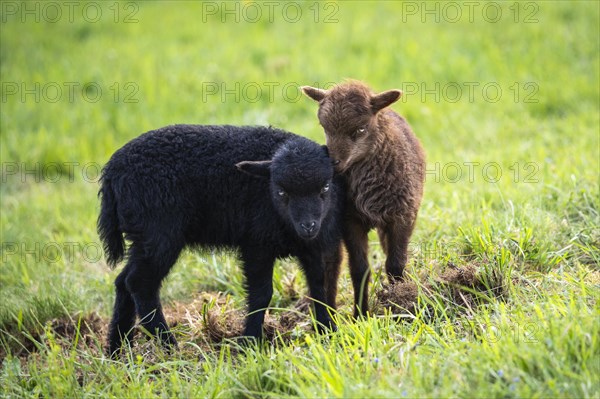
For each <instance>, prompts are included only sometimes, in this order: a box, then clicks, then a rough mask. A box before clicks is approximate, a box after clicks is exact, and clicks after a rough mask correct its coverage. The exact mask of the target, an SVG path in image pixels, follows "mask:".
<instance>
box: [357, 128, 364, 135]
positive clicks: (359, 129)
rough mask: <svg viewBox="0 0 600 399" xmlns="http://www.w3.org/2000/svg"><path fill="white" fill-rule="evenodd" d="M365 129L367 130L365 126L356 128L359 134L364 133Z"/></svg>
mask: <svg viewBox="0 0 600 399" xmlns="http://www.w3.org/2000/svg"><path fill="white" fill-rule="evenodd" d="M365 131H366V129H365V128H364V127H361V128H358V129H356V133H358V134H363V133H364V132H365Z"/></svg>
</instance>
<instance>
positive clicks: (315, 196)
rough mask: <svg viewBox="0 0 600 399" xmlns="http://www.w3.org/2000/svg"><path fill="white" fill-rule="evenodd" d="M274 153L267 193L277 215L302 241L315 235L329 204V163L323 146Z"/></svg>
mask: <svg viewBox="0 0 600 399" xmlns="http://www.w3.org/2000/svg"><path fill="white" fill-rule="evenodd" d="M302 150H303V149H300V150H298V151H297V152H296V151H293V150H289V151H284V152H283V153H280V154H278V155H279V156H277V155H276V157H275V158H274V159H273V166H272V168H271V196H272V198H273V204H274V205H275V208H276V209H277V211H278V213H279V215H280V216H281V217H282V218H283V219H284V220H285V221H286V222H287V223H288V224H289V225H291V226H292V227H293V228H294V230H295V231H296V234H298V236H299V237H300V238H302V239H304V240H312V239H314V238H315V237H317V236H318V235H319V232H320V230H321V225H322V223H323V220H324V219H325V217H326V216H327V214H328V213H329V209H330V207H331V201H332V199H331V196H332V192H333V187H332V178H333V166H332V163H331V159H330V158H329V157H328V156H327V154H326V152H325V150H324V149H322V148H319V149H318V150H319V153H316V154H315V153H308V154H305V153H304V152H303V151H302Z"/></svg>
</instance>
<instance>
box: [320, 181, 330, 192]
mask: <svg viewBox="0 0 600 399" xmlns="http://www.w3.org/2000/svg"><path fill="white" fill-rule="evenodd" d="M327 191H329V183H327V184H325V185H324V186H323V188H322V189H321V194H325V193H326V192H327Z"/></svg>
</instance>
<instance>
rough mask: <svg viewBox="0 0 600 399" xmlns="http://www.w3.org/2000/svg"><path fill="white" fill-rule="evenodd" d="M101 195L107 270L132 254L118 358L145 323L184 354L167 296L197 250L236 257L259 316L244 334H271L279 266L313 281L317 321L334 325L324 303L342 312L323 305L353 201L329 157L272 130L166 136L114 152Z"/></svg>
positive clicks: (113, 329)
mask: <svg viewBox="0 0 600 399" xmlns="http://www.w3.org/2000/svg"><path fill="white" fill-rule="evenodd" d="M99 195H100V196H101V211H100V216H99V218H98V232H99V235H100V237H101V239H102V241H103V243H104V247H105V252H106V256H107V261H108V263H109V264H110V265H112V266H114V265H116V264H117V263H118V262H119V261H120V260H122V259H123V258H124V257H125V253H127V263H126V266H125V267H124V269H123V271H122V272H121V273H120V274H119V276H118V277H117V279H116V282H115V285H116V300H115V307H114V314H113V319H112V322H111V326H110V333H109V344H110V352H111V353H112V354H114V353H115V352H116V351H117V350H118V349H119V347H120V346H121V340H122V339H123V338H128V339H129V338H131V331H132V327H133V324H134V322H135V317H136V314H137V316H139V317H140V319H141V324H142V326H144V327H145V328H146V329H147V330H148V331H150V332H151V333H155V334H158V335H159V336H160V337H161V339H162V340H163V342H165V343H167V344H173V345H174V344H175V343H176V342H175V339H174V338H173V336H172V335H171V333H170V332H169V330H168V327H167V323H166V321H165V319H164V315H163V313H162V310H161V305H160V300H159V289H160V285H161V281H162V280H163V279H164V277H165V276H166V275H167V274H168V273H169V271H170V269H171V268H172V266H173V264H174V263H175V262H176V260H177V258H178V257H179V254H180V252H181V251H182V249H183V248H185V247H188V246H198V247H201V248H210V249H218V248H224V249H233V250H236V251H237V253H239V255H240V257H241V259H242V263H243V270H244V275H245V278H246V286H247V290H248V307H249V309H248V310H249V312H250V313H249V316H248V317H247V320H246V329H245V334H244V335H247V336H252V337H260V336H261V335H262V324H263V320H264V309H265V308H266V307H267V306H268V305H269V302H270V300H271V296H272V292H273V288H272V274H273V265H274V262H275V260H276V259H278V258H285V257H288V256H294V257H297V258H298V259H299V261H300V264H301V266H302V268H303V270H304V271H305V274H306V276H307V281H308V286H309V290H310V296H311V297H312V298H313V299H314V300H315V313H316V317H317V320H318V321H319V322H320V323H321V324H322V325H324V326H331V325H332V322H331V319H330V317H329V314H328V312H327V310H326V308H325V306H324V305H323V304H324V303H328V304H330V305H331V306H332V307H335V299H333V301H332V300H328V299H326V298H330V297H331V296H332V295H333V298H335V293H334V292H330V293H329V295H328V294H327V293H326V290H327V289H326V288H325V284H326V282H325V280H326V279H327V278H328V277H327V276H326V274H327V273H329V274H331V275H333V274H335V280H337V270H336V269H337V267H338V266H339V259H338V257H339V249H340V240H341V234H342V232H341V229H342V228H341V217H342V212H343V204H344V198H345V193H344V187H343V183H342V182H341V181H340V180H339V178H338V177H336V176H334V171H333V167H332V164H331V159H330V158H329V157H328V155H327V151H326V149H325V148H324V147H322V146H320V145H318V144H316V143H314V142H312V141H310V140H308V139H306V138H303V137H300V136H297V135H294V134H291V133H287V132H285V131H282V130H278V129H274V128H269V127H235V126H198V125H175V126H168V127H165V128H162V129H158V130H154V131H150V132H148V133H145V134H143V135H141V136H139V137H137V138H135V139H133V140H132V141H130V142H129V143H127V144H126V145H125V146H123V147H122V148H121V149H119V150H118V151H117V152H115V154H114V155H113V156H112V158H111V159H110V161H109V162H108V163H107V164H106V166H105V167H104V169H103V172H102V179H101V188H100V192H99ZM125 239H127V241H129V242H130V245H129V247H128V249H127V250H126V245H125ZM328 260H331V262H328ZM336 263H337V265H336ZM328 268H330V269H331V268H333V269H335V270H328V271H326V269H328ZM330 284H334V283H331V282H330ZM330 290H331V291H335V288H334V287H331V288H330Z"/></svg>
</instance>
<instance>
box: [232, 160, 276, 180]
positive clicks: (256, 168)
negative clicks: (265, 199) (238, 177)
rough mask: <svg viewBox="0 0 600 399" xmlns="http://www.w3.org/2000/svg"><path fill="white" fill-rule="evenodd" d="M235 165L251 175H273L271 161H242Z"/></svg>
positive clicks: (266, 176)
mask: <svg viewBox="0 0 600 399" xmlns="http://www.w3.org/2000/svg"><path fill="white" fill-rule="evenodd" d="M235 167H236V168H237V169H238V170H240V171H242V172H244V173H247V174H249V175H251V176H256V177H264V178H269V177H270V176H271V161H242V162H239V163H236V164H235Z"/></svg>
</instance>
